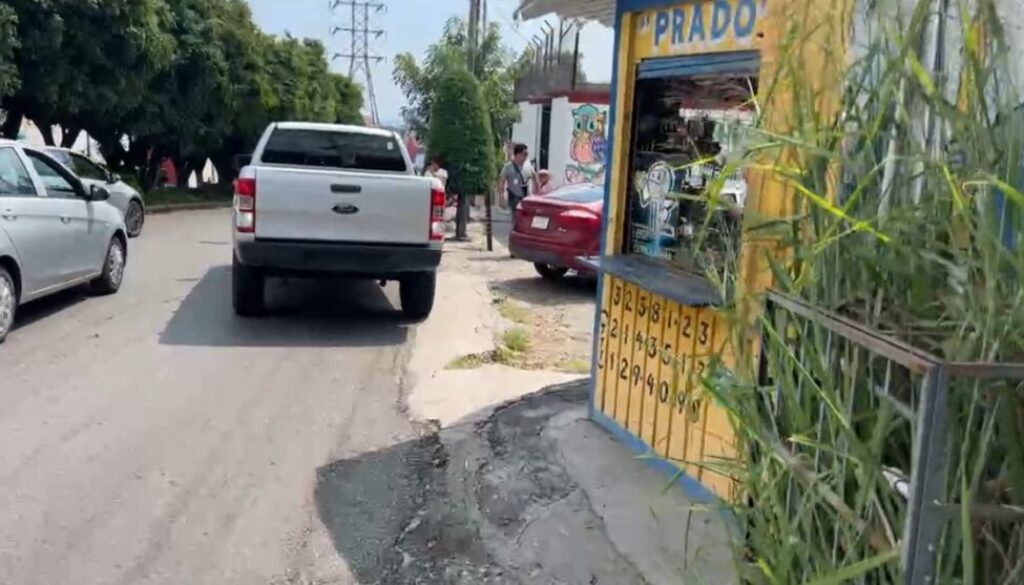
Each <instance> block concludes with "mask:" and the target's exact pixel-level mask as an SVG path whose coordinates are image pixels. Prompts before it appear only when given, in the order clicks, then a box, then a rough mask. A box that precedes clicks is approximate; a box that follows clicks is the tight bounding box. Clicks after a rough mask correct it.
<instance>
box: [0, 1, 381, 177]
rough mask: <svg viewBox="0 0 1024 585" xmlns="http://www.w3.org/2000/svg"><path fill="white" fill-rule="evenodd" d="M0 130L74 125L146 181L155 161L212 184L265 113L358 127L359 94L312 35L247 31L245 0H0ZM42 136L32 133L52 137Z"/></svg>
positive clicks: (267, 117)
mask: <svg viewBox="0 0 1024 585" xmlns="http://www.w3.org/2000/svg"><path fill="white" fill-rule="evenodd" d="M0 99H2V102H0V107H2V109H3V110H4V112H5V114H6V117H5V121H4V124H3V126H2V127H0V133H2V134H3V135H4V136H6V137H14V136H15V135H16V134H17V131H18V129H19V127H20V124H21V121H22V118H23V117H28V118H30V119H32V120H33V121H35V122H36V123H37V125H39V126H40V127H47V128H48V127H50V125H53V124H57V125H59V126H60V127H61V128H62V129H63V130H64V136H63V137H58V140H61V141H62V142H64V143H65V145H70V143H73V141H74V140H75V138H76V137H77V136H78V134H79V131H80V130H86V131H88V132H89V134H90V135H91V136H93V137H94V138H95V139H96V140H98V141H99V142H100V146H101V150H102V151H103V154H104V157H105V158H106V159H107V162H108V163H110V164H111V166H114V167H116V168H119V169H121V170H123V171H128V172H135V173H137V175H138V179H139V182H140V183H141V184H142V185H144V186H149V185H151V184H152V183H153V181H154V180H155V179H156V173H157V169H158V167H159V164H160V162H161V161H162V160H163V159H165V158H170V159H172V160H173V161H174V162H175V164H176V165H177V167H178V168H179V169H180V170H183V171H184V172H181V173H179V176H181V177H182V180H183V181H184V180H187V178H188V175H189V172H190V171H192V170H196V169H199V168H201V167H202V165H204V164H205V162H206V160H207V159H211V160H213V162H214V165H215V166H216V167H217V169H218V170H220V177H221V179H222V180H228V179H230V178H231V172H230V160H231V156H232V155H234V154H238V153H243V152H246V151H248V150H249V149H251V148H252V147H253V146H254V145H255V143H256V140H258V138H259V135H260V133H261V132H262V131H263V129H264V128H265V127H266V126H267V124H268V123H270V122H271V121H274V120H283V119H290V120H307V121H322V122H335V121H345V122H359V121H361V119H362V117H361V116H360V114H359V110H360V108H361V107H362V95H361V92H360V90H359V88H358V86H356V85H355V84H353V83H352V82H351V81H350V80H349V79H348V78H346V77H344V76H341V75H338V74H334V73H331V72H330V71H329V68H328V60H327V56H326V51H325V49H324V47H323V45H322V44H320V43H319V42H316V41H310V40H300V39H295V38H291V37H285V38H277V37H273V36H271V35H268V34H265V33H263V32H262V31H260V30H259V28H258V27H257V26H256V25H255V24H254V22H253V20H252V14H251V11H250V9H249V6H248V3H247V2H246V1H245V0H173V1H172V0H88V1H84V0H4V3H3V4H0ZM47 134H48V133H46V132H44V138H46V139H47V140H50V139H51V138H52V137H50V136H48V135H47Z"/></svg>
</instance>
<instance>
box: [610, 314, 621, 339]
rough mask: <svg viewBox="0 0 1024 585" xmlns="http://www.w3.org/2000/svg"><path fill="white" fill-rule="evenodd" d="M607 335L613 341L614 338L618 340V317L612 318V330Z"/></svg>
mask: <svg viewBox="0 0 1024 585" xmlns="http://www.w3.org/2000/svg"><path fill="white" fill-rule="evenodd" d="M608 335H610V336H612V338H613V339H614V338H618V336H619V318H618V317H612V329H611V332H609V333H608Z"/></svg>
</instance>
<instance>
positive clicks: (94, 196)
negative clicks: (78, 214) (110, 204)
mask: <svg viewBox="0 0 1024 585" xmlns="http://www.w3.org/2000/svg"><path fill="white" fill-rule="evenodd" d="M88 193H89V196H88V200H89V201H106V200H107V199H110V191H107V190H106V189H105V188H103V187H101V186H99V185H91V186H90V187H89V191H88Z"/></svg>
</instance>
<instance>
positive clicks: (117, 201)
mask: <svg viewBox="0 0 1024 585" xmlns="http://www.w3.org/2000/svg"><path fill="white" fill-rule="evenodd" d="M44 150H45V151H46V153H47V154H49V155H50V156H52V157H53V158H55V159H57V160H58V161H60V162H61V164H63V165H64V166H66V167H67V168H69V169H71V171H72V172H73V173H75V174H76V175H78V178H79V179H81V180H82V182H83V183H85V186H86V188H89V187H90V186H92V185H100V186H102V187H103V188H104V189H106V190H107V191H108V192H109V193H110V200H109V201H108V202H109V203H110V204H111V205H113V206H114V207H116V208H118V209H120V210H121V215H122V216H123V217H124V224H125V227H127V228H128V237H129V238H135V237H138V236H139V234H141V233H142V225H143V224H144V223H145V222H146V203H145V202H144V201H143V199H142V195H140V194H139V192H138V191H136V190H135V188H133V187H132V186H131V185H129V184H128V183H125V182H124V181H123V180H121V177H119V176H117V175H116V174H114V173H111V172H110V171H108V170H107V169H105V168H104V167H102V166H100V165H99V164H97V163H95V162H93V161H91V160H89V159H88V158H86V157H85V156H82V155H81V154H79V153H77V152H74V151H72V150H69V149H67V148H57V147H53V146H51V147H47V148H45V149H44Z"/></svg>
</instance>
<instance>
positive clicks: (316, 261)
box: [235, 240, 441, 278]
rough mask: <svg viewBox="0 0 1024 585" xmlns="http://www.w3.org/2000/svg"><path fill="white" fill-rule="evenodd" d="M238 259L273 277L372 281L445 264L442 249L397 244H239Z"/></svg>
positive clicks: (292, 242)
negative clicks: (332, 276)
mask: <svg viewBox="0 0 1024 585" xmlns="http://www.w3.org/2000/svg"><path fill="white" fill-rule="evenodd" d="M235 256H236V257H237V258H238V261H239V262H241V263H242V264H246V265H249V266H259V267H262V268H264V269H266V270H267V272H269V273H272V274H273V273H282V274H295V273H299V274H302V273H306V274H311V275H316V274H347V275H353V276H366V277H372V278H393V277H397V276H400V275H401V274H403V273H407V272H429V271H433V270H436V269H437V266H438V264H440V263H441V249H440V248H432V247H430V246H402V245H393V244H359V243H323V242H302V241H268V240H250V241H236V242H235Z"/></svg>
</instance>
